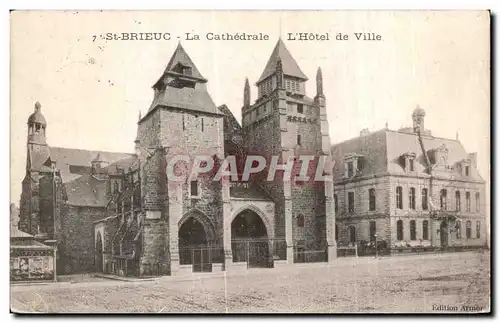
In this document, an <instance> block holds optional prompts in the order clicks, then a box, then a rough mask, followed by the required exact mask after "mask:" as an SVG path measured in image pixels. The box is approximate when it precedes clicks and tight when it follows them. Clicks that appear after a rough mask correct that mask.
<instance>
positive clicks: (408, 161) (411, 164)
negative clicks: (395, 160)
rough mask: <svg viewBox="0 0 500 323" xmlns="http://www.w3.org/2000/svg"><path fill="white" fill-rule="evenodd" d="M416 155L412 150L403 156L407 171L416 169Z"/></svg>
mask: <svg viewBox="0 0 500 323" xmlns="http://www.w3.org/2000/svg"><path fill="white" fill-rule="evenodd" d="M415 157H416V154H415V153H412V152H407V153H405V154H404V155H403V156H401V159H402V163H403V167H404V169H405V171H406V172H414V171H415Z"/></svg>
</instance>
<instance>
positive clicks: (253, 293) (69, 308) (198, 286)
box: [11, 251, 490, 313]
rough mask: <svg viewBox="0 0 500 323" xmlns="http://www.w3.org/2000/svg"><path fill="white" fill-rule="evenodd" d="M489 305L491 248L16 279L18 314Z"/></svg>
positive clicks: (432, 309)
mask: <svg viewBox="0 0 500 323" xmlns="http://www.w3.org/2000/svg"><path fill="white" fill-rule="evenodd" d="M489 308H490V256H489V251H484V252H483V251H473V252H457V253H446V254H424V255H404V256H394V257H384V258H378V259H375V258H373V257H370V258H368V257H362V258H358V259H356V258H354V257H353V258H339V259H338V261H337V263H336V264H334V265H332V266H322V265H312V266H307V265H293V266H289V267H286V268H277V269H257V270H250V271H245V272H243V273H239V274H229V273H228V274H227V275H226V276H224V274H223V273H218V274H208V275H207V274H202V275H200V276H196V275H193V276H192V277H188V278H182V279H179V278H177V277H161V278H159V279H156V280H153V281H140V282H123V281H115V280H106V279H98V278H92V279H90V280H89V281H87V282H76V283H67V282H66V283H52V284H46V285H18V286H16V285H11V309H12V310H13V311H14V312H50V313H54V312H55V313H62V312H80V313H90V312H94V313H96V312H97V313H110V312H114V313H116V312H154V313H159V312H160V313H168V312H173V313H206V312H214V313H346V312H347V313H353V312H356V313H357V312H391V313H392V312H427V313H445V312H454V313H455V312H457V313H460V312H464V311H465V312H478V311H479V312H481V311H489Z"/></svg>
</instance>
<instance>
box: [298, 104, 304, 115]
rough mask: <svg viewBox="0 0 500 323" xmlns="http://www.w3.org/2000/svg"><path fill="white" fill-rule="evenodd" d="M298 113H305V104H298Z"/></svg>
mask: <svg viewBox="0 0 500 323" xmlns="http://www.w3.org/2000/svg"><path fill="white" fill-rule="evenodd" d="M297 113H304V105H303V104H297Z"/></svg>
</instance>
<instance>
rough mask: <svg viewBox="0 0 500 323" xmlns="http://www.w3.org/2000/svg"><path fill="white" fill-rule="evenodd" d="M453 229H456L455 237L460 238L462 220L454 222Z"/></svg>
mask: <svg viewBox="0 0 500 323" xmlns="http://www.w3.org/2000/svg"><path fill="white" fill-rule="evenodd" d="M455 230H457V239H462V222H460V220H457V221H456V222H455Z"/></svg>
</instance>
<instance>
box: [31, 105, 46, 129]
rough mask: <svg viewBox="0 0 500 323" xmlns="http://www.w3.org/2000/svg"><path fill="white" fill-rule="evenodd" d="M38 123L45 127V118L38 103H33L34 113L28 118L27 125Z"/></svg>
mask: <svg viewBox="0 0 500 323" xmlns="http://www.w3.org/2000/svg"><path fill="white" fill-rule="evenodd" d="M31 123H40V124H42V125H44V126H46V125H47V122H46V121H45V117H44V116H43V114H42V106H41V104H40V103H39V102H37V103H35V112H33V113H32V114H31V115H30V116H29V118H28V124H31Z"/></svg>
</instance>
